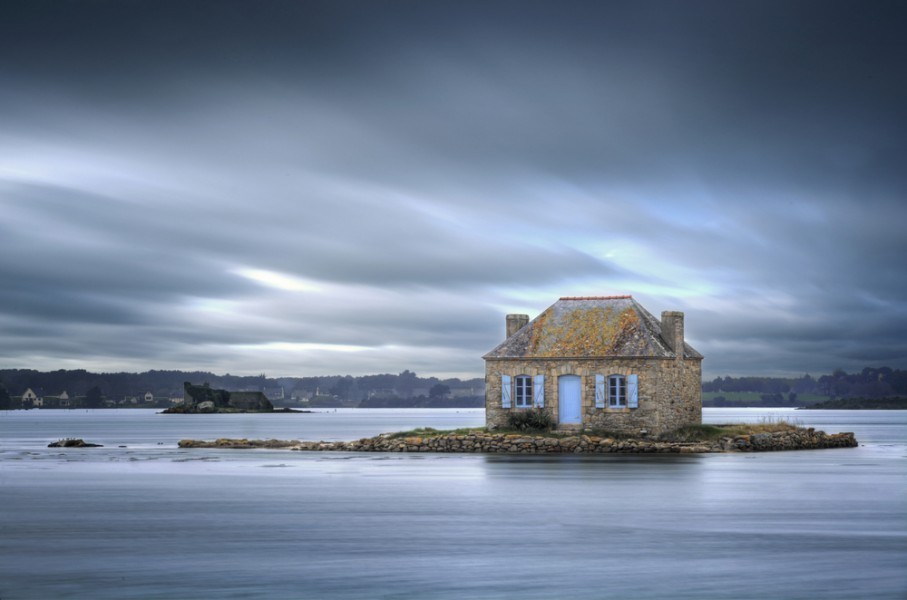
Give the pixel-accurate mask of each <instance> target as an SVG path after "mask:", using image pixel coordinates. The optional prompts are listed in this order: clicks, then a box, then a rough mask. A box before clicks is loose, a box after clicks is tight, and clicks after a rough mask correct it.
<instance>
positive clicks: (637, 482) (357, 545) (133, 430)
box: [0, 409, 907, 600]
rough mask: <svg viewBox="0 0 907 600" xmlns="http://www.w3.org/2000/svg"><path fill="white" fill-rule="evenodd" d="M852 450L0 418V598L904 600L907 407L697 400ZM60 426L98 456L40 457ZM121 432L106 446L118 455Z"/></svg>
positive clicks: (115, 446)
mask: <svg viewBox="0 0 907 600" xmlns="http://www.w3.org/2000/svg"><path fill="white" fill-rule="evenodd" d="M779 417H780V418H787V419H792V420H795V421H797V422H799V423H800V424H802V425H806V426H816V427H818V428H821V429H825V430H826V431H854V432H855V433H856V434H857V437H858V439H859V440H860V442H861V446H860V447H859V448H854V449H836V450H824V451H823V450H818V451H802V452H787V453H774V454H754V455H735V454H727V455H705V456H683V457H679V456H603V457H574V456H567V457H507V456H473V455H432V454H418V455H401V454H384V455H382V454H344V453H334V454H307V453H297V452H286V451H232V452H230V451H218V450H180V449H178V448H176V442H177V440H179V439H181V438H189V437H191V438H197V439H213V438H216V437H249V438H284V439H290V438H294V439H325V440H337V439H355V438H358V437H363V436H367V435H373V434H375V433H379V432H383V431H395V430H400V429H409V428H412V427H417V426H426V425H428V426H434V427H438V428H453V427H462V426H473V425H479V424H481V423H482V421H483V412H482V411H481V410H460V411H456V410H417V411H414V410H409V411H407V410H339V411H337V412H327V411H326V412H320V413H314V414H299V415H157V414H155V413H154V412H153V411H145V410H122V411H91V412H88V411H27V412H23V411H15V412H6V413H0V506H2V510H0V598H2V600H11V599H16V598H388V599H390V598H452V599H453V598H457V599H462V598H546V599H549V598H690V599H693V598H696V599H699V598H722V599H724V598H743V599H746V598H754V599H755V598H760V599H762V598H815V597H823V598H897V599H903V598H907V412H904V411H789V410H784V409H780V410H779V409H773V410H763V409H711V410H710V409H706V411H705V420H706V421H708V422H727V421H760V420H764V419H767V418H779ZM62 437H82V438H84V439H86V440H88V441H93V442H98V443H102V444H105V447H104V448H95V449H82V450H65V449H63V450H61V449H49V448H46V445H47V443H48V442H50V441H53V440H56V439H59V438H62ZM120 446H125V447H120Z"/></svg>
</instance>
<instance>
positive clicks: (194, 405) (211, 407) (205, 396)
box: [163, 381, 274, 414]
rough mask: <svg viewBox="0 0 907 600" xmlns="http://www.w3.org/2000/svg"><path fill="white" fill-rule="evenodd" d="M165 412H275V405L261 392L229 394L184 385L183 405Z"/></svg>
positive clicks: (188, 384)
mask: <svg viewBox="0 0 907 600" xmlns="http://www.w3.org/2000/svg"><path fill="white" fill-rule="evenodd" d="M163 412H165V413H169V414H194V413H223V412H233V413H238V412H274V405H273V404H271V401H270V400H268V398H267V396H265V395H264V394H263V393H261V392H228V391H227V390H218V389H214V388H212V387H210V386H209V385H208V384H205V385H193V384H191V383H189V382H188V381H187V382H185V383H184V384H183V403H182V404H180V405H177V406H173V407H170V408H168V409H166V410H164V411H163Z"/></svg>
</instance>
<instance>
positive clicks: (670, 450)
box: [179, 423, 858, 454]
mask: <svg viewBox="0 0 907 600" xmlns="http://www.w3.org/2000/svg"><path fill="white" fill-rule="evenodd" d="M857 445H858V443H857V440H856V438H855V437H854V434H853V433H832V434H828V433H825V432H824V431H817V430H815V429H813V428H811V427H810V428H802V427H797V426H794V425H790V424H787V423H779V424H772V425H771V426H764V425H761V424H760V425H700V426H693V427H689V428H684V429H683V430H680V431H678V432H675V434H674V435H668V436H663V437H659V438H654V439H647V438H631V437H625V436H619V435H608V434H607V433H604V432H598V433H597V434H596V433H590V434H576V433H564V432H544V433H542V432H494V431H488V430H486V429H485V428H477V429H467V430H456V431H437V430H434V429H432V428H430V427H426V428H422V429H416V430H413V431H406V432H399V433H390V434H382V435H378V436H375V437H372V438H363V439H361V440H354V441H350V442H324V441H319V442H314V441H299V440H247V439H227V438H223V439H218V440H214V441H199V440H180V442H179V447H180V448H219V449H251V448H267V449H288V450H300V451H309V452H312V451H314V452H325V451H333V452H455V453H485V454H567V453H569V454H610V453H621V454H642V453H657V454H690V453H711V452H772V451H778V450H813V449H819V448H853V447H856V446H857Z"/></svg>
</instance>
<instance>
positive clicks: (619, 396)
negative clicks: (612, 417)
mask: <svg viewBox="0 0 907 600" xmlns="http://www.w3.org/2000/svg"><path fill="white" fill-rule="evenodd" d="M626 405H627V380H626V379H625V378H624V376H623V375H611V376H610V377H608V406H611V407H619V406H626Z"/></svg>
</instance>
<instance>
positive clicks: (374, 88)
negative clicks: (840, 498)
mask: <svg viewBox="0 0 907 600" xmlns="http://www.w3.org/2000/svg"><path fill="white" fill-rule="evenodd" d="M905 30H907V4H905V3H903V2H900V1H894V2H880V1H867V2H863V1H860V2H857V1H856V0H855V1H853V2H834V1H826V0H822V1H816V2H800V1H796V0H783V1H779V2H772V1H766V0H758V1H756V0H753V1H726V0H721V1H714V2H696V1H683V2H675V1H668V0H665V1H661V2H645V1H638V0H633V1H627V2H614V1H607V0H603V1H596V2H588V3H587V2H568V1H564V0H557V1H551V2H528V1H519V2H493V1H489V0H482V1H480V2H467V1H463V0H456V1H444V2H431V1H426V0H419V1H414V2H396V1H394V2H391V1H379V0H376V1H356V2H346V1H341V0H329V1H325V2H312V1H303V0H298V1H272V2H258V1H254V2H253V1H248V2H236V1H224V0H217V1H192V0H185V1H179V2H166V1H158V0H154V1H152V0H148V1H142V0H116V1H114V0H110V1H102V0H82V1H63V0H54V1H43V0H21V1H20V0H4V1H3V2H2V3H0V367H6V368H14V367H20V368H35V369H41V370H50V369H61V368H62V369H71V368H86V369H89V370H96V371H120V370H126V371H144V370H148V369H171V368H172V369H183V370H195V369H202V370H211V371H214V372H216V373H232V374H257V373H262V372H264V373H267V374H268V375H269V376H294V375H297V376H303V375H327V374H346V373H349V374H354V375H358V374H369V373H384V372H390V373H397V372H400V371H402V370H404V369H410V370H413V371H415V372H417V373H418V374H419V375H423V376H428V375H436V376H441V377H445V376H460V377H471V376H481V375H482V373H483V368H484V367H483V363H482V360H481V356H482V355H483V354H484V353H485V352H487V351H488V350H490V349H491V348H493V347H494V346H495V345H496V344H498V343H499V342H500V341H501V340H502V339H503V335H504V316H505V314H506V313H509V312H525V313H527V314H529V315H530V316H531V317H535V316H536V315H538V314H539V313H540V312H541V311H542V310H544V309H545V308H546V307H548V306H549V305H550V304H552V303H553V302H554V301H556V300H557V298H558V297H560V296H570V295H610V294H632V295H633V296H634V297H635V298H637V299H638V300H639V301H640V303H642V304H643V306H645V307H646V308H648V309H649V310H650V311H651V312H652V313H654V314H656V315H660V313H661V311H662V310H682V311H684V312H685V313H686V332H687V340H688V341H689V342H690V343H691V344H692V345H693V346H694V347H695V348H696V349H697V350H699V351H700V352H701V353H702V354H704V355H705V362H704V363H703V367H704V371H705V375H706V376H707V377H709V378H710V377H714V376H717V375H782V374H795V375H796V374H802V373H804V372H811V373H813V374H821V373H824V372H828V371H830V370H832V369H834V368H844V369H847V370H858V369H861V368H862V367H864V366H881V365H889V366H891V367H900V368H907V259H905V256H907V235H905V225H907V77H905V64H907V35H905V33H904V32H905Z"/></svg>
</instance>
